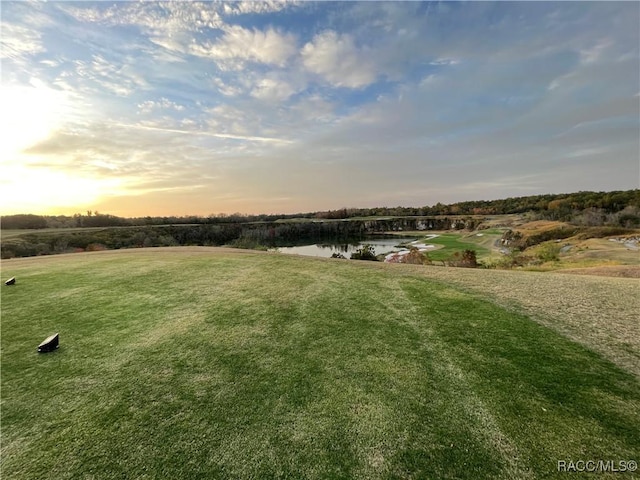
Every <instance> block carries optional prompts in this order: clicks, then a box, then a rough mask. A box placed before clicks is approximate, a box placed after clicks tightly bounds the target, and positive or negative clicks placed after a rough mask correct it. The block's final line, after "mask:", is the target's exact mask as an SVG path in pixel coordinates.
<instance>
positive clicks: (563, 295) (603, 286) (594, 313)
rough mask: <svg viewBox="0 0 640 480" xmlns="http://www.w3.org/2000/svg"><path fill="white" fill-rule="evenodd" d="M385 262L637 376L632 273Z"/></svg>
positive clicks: (638, 294)
mask: <svg viewBox="0 0 640 480" xmlns="http://www.w3.org/2000/svg"><path fill="white" fill-rule="evenodd" d="M387 268H398V269H407V270H411V272H412V273H414V272H416V271H417V272H420V273H421V275H424V276H425V277H428V278H433V279H437V280H442V281H444V282H447V283H451V284H454V285H458V286H461V287H463V288H464V289H466V290H467V291H470V292H473V293H476V294H478V295H480V296H482V297H485V298H490V299H491V300H492V301H493V302H495V303H496V304H499V305H501V306H504V307H507V308H512V309H514V310H515V311H520V312H524V313H525V314H527V315H529V316H531V318H533V319H534V320H536V321H538V322H539V323H541V324H543V325H545V326H548V327H550V328H552V329H554V330H556V331H557V332H560V333H561V334H563V335H565V336H567V337H569V338H571V339H572V340H574V341H577V342H579V343H581V344H583V345H585V346H586V347H588V348H590V349H592V350H594V351H596V352H598V353H599V354H601V355H602V356H603V357H605V358H607V359H609V360H610V361H612V362H613V363H615V364H616V365H618V366H619V367H622V368H623V369H625V370H627V371H629V372H631V373H633V374H634V375H636V376H638V377H640V323H639V322H638V312H640V281H638V280H637V278H620V277H619V278H616V277H611V276H607V277H605V276H597V275H567V274H562V273H556V272H527V271H503V270H477V269H464V268H445V267H420V266H413V265H388V267H387ZM614 268H615V267H614ZM605 269H606V268H605ZM620 271H621V272H622V271H623V270H620ZM636 271H637V270H636Z"/></svg>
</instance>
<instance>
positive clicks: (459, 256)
mask: <svg viewBox="0 0 640 480" xmlns="http://www.w3.org/2000/svg"><path fill="white" fill-rule="evenodd" d="M447 265H449V266H450V267H465V268H476V267H477V266H478V259H477V257H476V251H475V250H465V251H464V252H456V253H454V254H453V255H452V256H451V257H450V258H449V260H447Z"/></svg>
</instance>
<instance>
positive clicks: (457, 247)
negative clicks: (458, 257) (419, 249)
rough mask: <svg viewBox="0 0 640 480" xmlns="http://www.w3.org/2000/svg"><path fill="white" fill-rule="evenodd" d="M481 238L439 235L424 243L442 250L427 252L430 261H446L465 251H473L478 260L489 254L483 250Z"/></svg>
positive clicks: (448, 234) (449, 234)
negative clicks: (437, 246) (438, 246)
mask: <svg viewBox="0 0 640 480" xmlns="http://www.w3.org/2000/svg"><path fill="white" fill-rule="evenodd" d="M482 240H483V238H482V237H464V236H463V235H462V234H459V233H440V234H438V236H437V237H434V238H428V239H426V240H425V242H426V243H430V244H433V245H440V246H441V247H442V248H440V249H438V250H433V251H429V258H430V259H431V260H437V261H441V260H447V259H449V258H451V256H452V255H453V254H455V253H456V252H460V253H462V252H464V251H465V250H475V251H476V254H477V255H478V258H482V257H485V256H488V255H489V254H490V253H491V252H490V251H489V250H488V249H487V248H485V247H484V246H483V245H482V244H481V241H482Z"/></svg>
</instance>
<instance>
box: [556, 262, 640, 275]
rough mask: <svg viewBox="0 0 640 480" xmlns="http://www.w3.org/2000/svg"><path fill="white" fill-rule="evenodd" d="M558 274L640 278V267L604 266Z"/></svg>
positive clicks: (570, 269) (572, 269) (573, 269)
mask: <svg viewBox="0 0 640 480" xmlns="http://www.w3.org/2000/svg"><path fill="white" fill-rule="evenodd" d="M557 273H570V274H573V275H597V276H601V277H617V278H640V266H637V265H602V266H598V267H585V268H566V269H564V270H558V271H557Z"/></svg>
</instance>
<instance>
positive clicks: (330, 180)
mask: <svg viewBox="0 0 640 480" xmlns="http://www.w3.org/2000/svg"><path fill="white" fill-rule="evenodd" d="M0 9H1V10H0V18H1V26H0V41H1V51H0V61H1V63H0V65H1V79H2V82H1V86H0V106H1V107H0V128H1V130H0V134H1V136H2V140H1V142H0V192H2V194H1V197H0V198H1V200H0V213H2V214H15V213H37V214H73V213H75V212H85V211H86V210H98V211H99V212H100V213H108V214H112V215H118V216H145V215H152V216H155V215H160V216H161V215H210V214H216V213H235V212H239V213H247V214H248V213H296V212H311V211H318V210H329V209H338V208H342V207H348V208H350V207H353V208H367V207H380V206H389V207H392V206H427V205H433V204H435V203H437V202H442V203H452V202H458V201H466V200H491V199H498V198H506V197H514V196H525V195H537V194H545V193H568V192H576V191H583V190H592V191H610V190H627V189H633V188H639V186H640V185H639V183H640V163H639V162H640V160H639V159H640V93H639V92H640V60H639V58H640V54H639V48H640V47H639V46H640V3H639V2H580V1H578V2H480V1H478V2H468V3H463V2H440V1H438V2H317V3H316V2H306V1H305V2H274V1H267V2H242V3H240V2H233V3H221V2H203V3H200V2H160V3H152V2H113V1H109V2H62V1H50V2H10V1H2V3H0Z"/></svg>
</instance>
